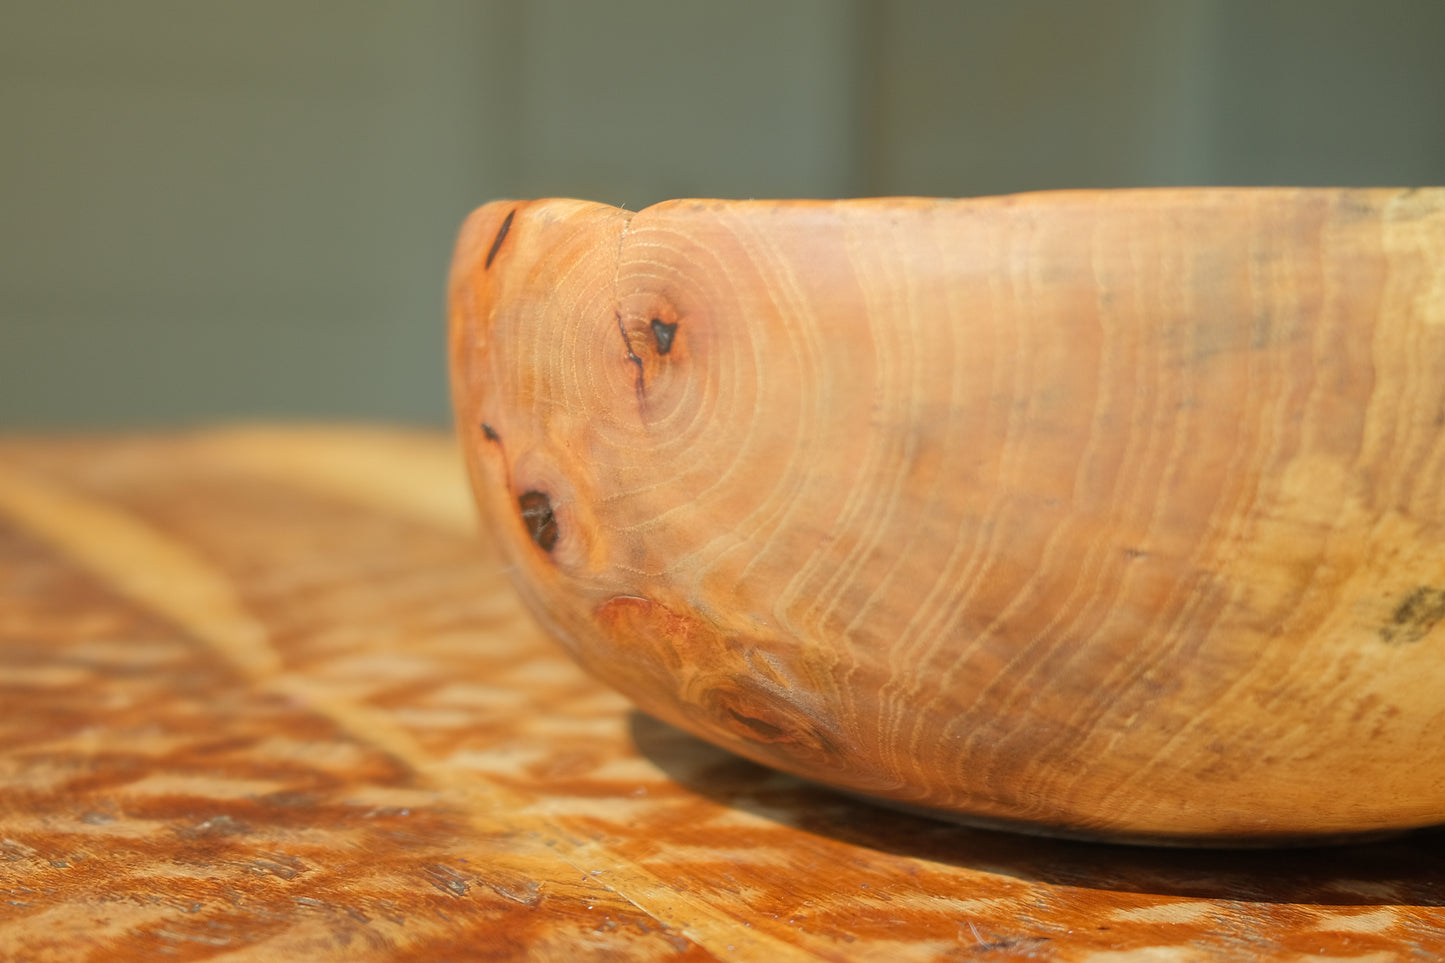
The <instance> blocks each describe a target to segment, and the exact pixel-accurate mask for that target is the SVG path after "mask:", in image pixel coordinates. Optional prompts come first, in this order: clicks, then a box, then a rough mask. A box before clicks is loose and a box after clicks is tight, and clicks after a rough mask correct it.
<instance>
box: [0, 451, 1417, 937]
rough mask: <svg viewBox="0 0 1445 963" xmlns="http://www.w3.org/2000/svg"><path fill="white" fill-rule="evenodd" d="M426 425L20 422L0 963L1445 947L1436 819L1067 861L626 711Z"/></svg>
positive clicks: (11, 475)
mask: <svg viewBox="0 0 1445 963" xmlns="http://www.w3.org/2000/svg"><path fill="white" fill-rule="evenodd" d="M459 466H460V462H459V459H458V458H457V457H456V453H455V451H454V450H453V449H452V447H451V445H450V443H449V441H448V440H447V439H446V438H445V437H443V436H441V435H436V434H427V433H423V432H412V431H401V430H389V429H381V428H358V427H265V426H260V427H257V426H247V427H228V428H216V429H211V430H206V431H195V432H190V433H181V434H171V435H165V436H159V435H158V436H131V437H70V438H47V437H12V438H10V439H7V440H0V960H24V961H49V960H97V961H99V960H107V961H111V960H202V959H205V960H226V961H246V960H304V959H318V958H319V959H329V958H335V959H342V958H344V959H349V960H418V961H420V960H428V961H442V960H509V959H539V960H549V959H557V960H604V959H607V960H664V959H666V960H672V959H687V960H707V959H722V960H759V961H787V960H879V961H909V960H970V959H980V960H1011V959H1024V960H1060V961H1075V960H1079V961H1083V960H1096V961H1125V960H1137V961H1164V960H1240V961H1245V960H1258V959H1278V960H1318V959H1351V960H1396V959H1403V960H1435V959H1439V958H1441V957H1442V956H1445V833H1441V832H1438V831H1430V832H1422V833H1417V834H1414V835H1411V836H1405V837H1400V838H1396V839H1393V840H1385V841H1380V842H1376V843H1373V844H1368V845H1355V846H1350V847H1341V848H1334V849H1300V850H1292V851H1283V852H1259V851H1255V852H1248V851H1244V852H1238V851H1237V852H1207V851H1193V850H1164V849H1141V848H1129V847H1112V846H1104V845H1089V844H1083V843H1070V842H1059V841H1054V840H1047V839H1036V838H1028V837H1022V836H1013V835H1008V834H1003V833H994V832H985V831H976V830H969V829H964V828H960V827H956V826H951V825H946V824H942V823H936V822H933V821H930V820H927V819H922V818H917V817H913V816H908V815H902V814H899V813H895V812H892V811H888V810H884V809H880V808H876V807H874V806H871V805H869V804H867V803H864V802H859V801H855V800H851V799H848V798H845V797H841V796H838V795H836V794H834V793H831V792H829V791H827V790H824V789H821V788H818V787H815V786H811V785H808V784H805V783H802V782H800V781H798V780H795V779H792V778H790V777H786V776H782V775H778V774H775V773H771V772H769V771H767V770H765V769H762V768H760V767H758V766H755V765H753V764H751V763H748V762H745V761H742V760H739V759H736V758H733V757H731V756H729V755H728V754H726V753H724V752H721V751H719V750H717V749H714V748H712V747H711V746H708V745H706V744H704V743H701V742H698V741H697V740H694V739H692V738H691V737H689V736H686V735H684V734H682V733H679V732H677V731H675V730H672V729H670V728H668V727H666V726H664V725H662V724H661V723H658V722H655V721H653V720H651V719H649V718H647V717H646V716H643V715H641V714H638V713H636V712H634V711H633V710H632V709H631V708H630V707H629V705H628V703H627V702H626V701H625V700H624V699H622V698H621V697H620V696H617V695H615V694H613V693H612V692H611V691H609V690H607V689H606V688H604V687H602V686H601V685H599V684H597V683H594V682H593V681H591V680H590V679H588V678H587V677H586V676H584V675H583V674H582V673H581V672H580V671H579V670H578V669H577V668H575V667H574V666H573V664H572V663H571V662H570V661H569V660H568V659H567V657H566V656H565V654H564V653H563V652H562V651H561V650H560V649H558V648H557V647H556V646H555V645H554V644H553V643H551V642H550V641H549V640H548V639H547V638H546V637H545V636H544V635H543V634H542V633H541V631H540V630H539V629H538V628H536V627H535V625H534V624H533V623H532V621H531V620H530V618H529V617H528V616H527V614H526V613H525V612H524V611H523V610H522V609H521V608H520V606H519V603H518V602H517V601H516V600H515V599H514V597H513V595H512V592H511V589H510V587H509V584H508V581H507V577H506V572H505V568H504V565H503V563H502V562H501V561H500V559H499V557H498V556H497V555H496V554H495V552H494V550H493V549H492V548H491V547H490V546H489V544H488V543H487V540H486V538H485V536H484V535H481V534H478V533H477V531H476V529H475V525H474V522H473V516H472V510H471V507H470V503H469V500H468V496H467V493H466V489H465V482H464V479H463V477H462V472H461V469H460V467H459Z"/></svg>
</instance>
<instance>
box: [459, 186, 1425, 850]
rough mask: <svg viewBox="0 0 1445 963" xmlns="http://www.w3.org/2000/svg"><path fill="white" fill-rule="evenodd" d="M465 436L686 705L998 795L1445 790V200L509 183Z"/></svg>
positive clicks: (462, 296)
mask: <svg viewBox="0 0 1445 963" xmlns="http://www.w3.org/2000/svg"><path fill="white" fill-rule="evenodd" d="M450 329H451V338H450V359H451V372H452V383H453V395H454V402H455V410H456V416H457V424H458V428H459V431H460V434H461V439H462V443H463V447H464V448H465V451H466V457H467V462H468V468H469V471H470V474H471V479H472V482H473V486H474V488H475V491H476V497H477V500H478V502H479V504H480V506H481V509H482V512H483V515H484V516H485V517H486V518H487V519H489V520H490V525H491V528H492V530H493V531H494V532H495V533H496V537H497V538H498V540H499V541H500V543H501V545H502V546H503V550H504V551H505V553H506V554H507V556H508V560H509V562H510V564H511V566H512V572H513V577H514V578H515V581H516V583H517V586H518V588H519V590H520V592H521V594H522V595H523V596H524V597H525V599H526V601H527V603H528V604H529V606H530V608H531V610H532V611H533V612H534V613H535V614H536V616H537V618H538V619H539V620H540V621H541V622H542V623H543V624H544V625H545V626H546V627H547V628H548V629H549V630H550V632H551V633H552V634H553V635H554V636H555V637H556V638H557V639H558V640H559V641H560V642H561V643H562V644H563V645H564V646H566V647H567V649H568V650H569V651H570V652H571V653H572V655H573V656H575V657H576V659H577V660H578V661H579V662H581V663H582V665H583V666H585V667H586V668H587V669H588V670H589V671H591V672H592V673H593V674H595V675H596V676H598V677H600V678H601V679H603V680H605V681H606V682H608V683H610V684H611V685H612V686H615V687H616V688H617V689H619V690H621V691H622V692H624V693H626V694H627V695H628V696H629V697H630V698H631V699H633V700H634V701H635V702H636V704H637V705H638V706H639V707H641V708H642V709H643V710H645V711H647V712H649V713H651V714H653V715H655V716H658V717H660V718H662V719H664V720H666V721H668V722H670V723H672V724H674V725H676V726H680V727H681V728H683V729H686V730H688V731H690V732H692V733H695V734H696V735H698V736H701V737H702V738H704V739H707V740H710V741H712V742H714V743H717V744H718V745H721V746H724V747H726V748H728V749H730V750H733V751H734V752H737V753H739V754H741V755H743V756H746V757H748V758H750V759H753V760H756V761H758V762H761V763H764V764H766V765H769V766H773V767H776V768H778V769H782V770H786V771H788V772H791V773H795V774H797V775H800V776H804V777H807V778H808V779H812V780H817V781H819V782H822V783H826V784H829V785H831V786H835V787H838V788H840V789H843V790H846V791H849V792H852V793H856V794H861V795H865V796H869V797H873V798H876V799H879V800H883V801H887V802H891V803H892V804H895V805H901V806H903V807H906V808H913V809H918V810H924V811H929V812H932V813H935V814H938V815H941V816H945V817H949V818H953V819H957V820H961V821H964V822H969V823H974V824H982V825H991V826H1011V827H1014V828H1020V829H1027V830H1031V831H1035V832H1042V833H1055V834H1065V835H1075V836H1084V837H1091V838H1105V839H1122V840H1131V841H1138V842H1156V843H1157V842H1164V843H1168V842H1175V843H1203V844H1211V843H1214V844H1272V843H1282V842H1292V841H1295V842H1297V841H1313V840H1318V839H1323V838H1331V837H1333V838H1341V837H1344V838H1348V837H1350V836H1351V835H1352V834H1371V833H1380V832H1388V831H1394V830H1401V829H1406V828H1410V827H1417V826H1422V825H1426V824H1431V823H1438V822H1442V821H1445V624H1442V621H1445V189H1416V190H1408V191H1402V190H1296V189H1198V190H1139V191H1077V192H1060V193H1040V194H1029V195H1019V196H1012V197H996V198H981V199H974V200H923V199H883V200H862V201H845V202H815V201H746V202H737V201H698V200H683V201H672V202H668V203H664V204H659V205H657V206H655V207H649V208H647V209H646V210H643V211H639V212H635V213H634V212H631V211H625V210H620V209H617V208H614V207H608V206H605V205H602V204H594V203H586V202H582V201H574V200H542V201H531V202H498V203H494V204H489V205H487V206H486V207H483V208H481V209H480V210H479V211H477V212H476V213H475V214H473V215H472V217H471V218H470V219H469V220H468V221H467V223H466V225H465V227H464V229H463V230H462V233H461V237H460V240H459V243H458V247H457V253H456V258H455V262H454V267H453V272H452V276H451V302H450Z"/></svg>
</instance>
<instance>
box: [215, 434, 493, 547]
mask: <svg viewBox="0 0 1445 963" xmlns="http://www.w3.org/2000/svg"><path fill="white" fill-rule="evenodd" d="M187 447H188V448H189V449H190V450H192V451H194V452H195V453H196V454H198V455H199V456H200V457H201V458H202V459H203V460H205V461H207V462H209V463H210V464H213V465H217V466H220V467H223V468H226V469H228V470H230V471H233V472H236V473H239V474H245V475H250V476H251V477H254V478H260V479H264V480H267V481H272V482H276V483H280V484H282V485H285V486H287V487H290V488H299V489H303V490H305V491H309V492H311V493H313V494H320V495H325V496H329V497H332V498H339V499H342V500H344V501H348V502H351V503H353V504H360V505H363V506H365V507H367V508H371V509H375V510H377V511H380V512H382V513H383V514H387V515H401V516H403V517H406V518H408V519H410V520H412V521H417V522H421V523H423V524H426V525H428V526H430V527H432V528H437V529H441V530H443V531H449V532H453V533H462V534H467V535H470V534H472V533H474V532H475V531H476V530H477V525H478V519H477V510H476V508H475V506H474V505H473V502H472V495H471V492H470V491H469V490H468V488H467V481H466V473H465V469H464V466H463V460H462V455H461V452H460V451H459V450H458V449H457V446H456V445H455V443H453V442H452V441H451V440H450V439H449V438H446V437H445V436H442V435H440V434H437V435H435V436H429V435H419V434H418V433H417V432H415V431H402V430H396V431H387V430H384V429H376V428H350V429H338V428H336V427H335V426H330V427H326V428H305V427H296V428H286V429H283V430H277V429H275V428H265V427H252V426H246V425H238V426H235V427H231V428H221V429H213V430H209V431H206V432H205V433H204V434H200V435H196V436H194V438H190V439H187Z"/></svg>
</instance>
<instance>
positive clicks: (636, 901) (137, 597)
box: [0, 446, 837, 961]
mask: <svg viewBox="0 0 1445 963" xmlns="http://www.w3.org/2000/svg"><path fill="white" fill-rule="evenodd" d="M262 447H263V448H264V447H265V446H262ZM362 453H363V452H362V450H361V449H358V450H357V454H362ZM362 460H365V459H362ZM391 461H392V465H391V468H398V467H399V468H400V469H401V471H400V473H399V474H394V475H392V476H391V477H392V479H393V480H394V479H395V478H397V477H404V473H405V472H406V471H407V467H406V466H407V465H408V463H407V462H404V461H398V460H396V459H391ZM272 464H273V465H279V464H282V462H280V461H278V462H273V463H272ZM290 464H291V465H292V466H293V467H294V466H297V465H299V466H300V467H299V468H298V469H297V471H296V475H295V476H292V475H291V474H290V473H288V472H285V471H276V472H275V477H276V478H282V479H284V478H291V477H300V478H302V479H304V481H302V482H301V487H313V488H316V487H319V488H324V489H326V490H330V491H334V490H335V489H331V488H329V483H328V482H327V479H328V478H330V479H333V481H334V480H335V479H344V478H345V477H346V476H345V475H343V474H337V475H334V476H332V475H328V474H327V473H326V472H325V471H324V470H314V471H308V469H316V467H317V466H318V465H320V464H321V460H319V459H318V460H317V461H314V462H310V463H309V464H308V463H307V462H306V461H305V460H302V459H298V460H294V461H291V462H290ZM363 467H365V466H363V465H357V464H355V463H354V462H353V463H352V464H351V468H352V469H353V470H357V476H356V477H358V478H365V477H367V476H366V472H364V471H361V470H359V469H361V468H363ZM411 467H412V468H414V469H416V471H417V472H418V473H419V474H420V475H422V476H426V475H427V473H428V472H429V471H432V470H435V465H428V463H427V461H426V460H424V459H423V460H421V461H418V462H416V463H414V464H411ZM336 484H337V487H338V488H347V483H346V482H345V481H344V480H343V481H341V482H336ZM420 487H425V486H424V485H421V486H420ZM409 489H412V486H411V485H409V484H402V485H399V486H397V490H402V491H404V490H409ZM350 490H351V491H352V492H353V494H356V495H358V496H360V497H362V498H363V500H366V501H368V502H369V501H371V498H372V497H373V495H374V497H376V498H377V499H379V500H378V501H377V502H376V504H378V505H391V506H394V505H396V504H397V503H398V502H401V503H402V504H403V506H405V508H404V510H407V511H408V513H411V512H416V513H417V514H420V515H422V516H424V517H428V518H430V519H431V520H432V521H433V523H438V521H439V520H440V523H441V524H444V525H446V526H447V527H451V523H450V522H449V521H446V519H447V518H448V516H447V514H446V513H445V511H435V510H433V509H429V508H420V509H419V508H418V507H417V506H423V505H426V504H427V501H426V500H425V497H423V498H419V499H413V500H406V499H403V498H398V499H397V500H396V501H393V500H392V496H391V495H383V494H382V493H383V492H385V491H386V490H387V486H386V485H385V484H383V485H379V486H377V487H376V488H374V489H371V490H370V493H368V489H367V488H366V486H365V483H364V482H362V483H358V484H356V485H355V486H353V487H351V488H350ZM435 504H439V505H442V504H445V502H444V501H440V500H439V501H438V502H437V503H435ZM0 513H4V514H5V515H8V516H9V517H10V518H11V519H12V520H13V521H14V522H16V523H17V524H19V525H20V526H21V527H22V528H24V529H25V530H27V531H29V532H31V533H32V534H33V535H35V536H37V537H39V538H41V539H42V540H44V541H45V542H47V543H49V544H51V545H52V546H54V547H55V548H56V549H57V550H58V551H60V552H61V553H63V554H64V555H67V556H69V557H70V558H71V559H73V560H74V561H76V562H77V563H79V564H80V565H81V566H82V567H84V568H85V569H87V570H89V571H90V572H92V573H93V574H94V575H96V576H97V577H99V578H101V579H102V580H104V581H105V582H107V583H109V584H111V585H112V586H114V587H115V588H116V589H117V590H118V591H119V592H121V593H122V594H123V595H125V596H126V597H128V598H130V599H132V600H133V601H135V602H137V603H138V604H140V605H142V606H144V607H146V608H148V609H150V610H151V611H154V612H156V613H158V614H160V615H162V616H164V617H166V618H168V619H170V620H172V621H173V622H175V623H176V624H178V625H179V626H180V627H182V628H183V629H184V630H186V631H187V633H188V634H190V635H191V636H193V637H194V638H195V639H197V640H198V641H200V642H201V643H202V644H204V645H205V646H207V647H208V648H209V649H211V650H212V651H213V652H214V653H215V654H216V655H217V656H218V657H220V658H221V659H223V660H224V661H225V662H226V663H227V664H228V665H230V666H231V667H232V668H233V669H234V670H235V671H236V672H237V673H238V674H239V675H240V676H241V677H242V678H243V679H245V680H246V682H247V683H249V684H251V685H253V686H256V687H259V688H263V689H267V690H271V691H273V692H276V693H279V694H282V695H284V696H286V697H289V698H291V699H294V700H296V701H297V702H299V703H301V704H303V705H304V706H306V707H308V708H310V709H312V710H313V711H315V712H317V713H318V714H320V715H323V716H325V717H326V718H328V719H330V720H331V721H332V722H333V723H334V724H336V725H337V726H338V727H339V728H341V729H342V730H343V731H345V732H347V733H349V734H350V735H351V736H352V737H354V738H356V739H358V740H359V741H361V742H364V743H366V744H368V745H370V746H372V747H374V748H376V749H379V750H380V751H382V752H384V753H386V754H387V755H389V756H391V757H392V758H394V759H396V760H397V761H399V762H401V763H402V764H404V765H405V766H407V767H408V768H410V769H411V770H412V771H414V772H416V773H417V775H418V776H419V777H421V778H422V779H424V780H425V781H427V782H429V783H430V784H431V785H432V786H433V787H434V788H436V789H439V790H441V791H443V792H444V793H446V794H447V795H448V796H449V797H451V798H452V799H453V801H455V802H457V803H459V804H460V805H461V806H462V807H463V809H464V811H465V813H466V816H467V817H468V820H469V821H470V822H471V824H472V825H473V826H474V827H475V828H476V829H478V830H479V831H481V832H484V833H496V832H499V831H502V830H510V831H511V832H514V833H515V832H517V831H519V830H521V831H522V832H526V831H529V830H530V831H531V832H533V833H535V834H537V835H538V836H539V837H540V838H542V839H544V840H545V841H546V842H545V843H544V844H540V845H539V853H540V852H541V851H542V850H546V851H548V852H550V853H551V855H552V857H553V858H555V859H557V860H559V861H560V862H561V863H563V864H565V866H566V867H567V868H568V869H570V870H573V871H575V872H577V873H581V874H584V875H588V876H589V877H590V876H592V873H590V872H589V868H593V869H599V868H600V869H601V870H603V871H606V872H607V873H608V874H609V875H610V876H611V877H612V878H610V879H608V880H607V881H606V883H605V885H606V887H607V888H608V889H610V890H611V891H612V892H614V893H616V894H617V895H618V896H619V897H621V898H623V899H625V900H626V901H627V902H629V903H631V904H632V905H633V906H636V907H637V908H638V909H639V910H640V911H642V912H643V913H645V914H647V915H648V916H650V917H652V918H653V919H654V920H656V921H657V922H658V923H659V924H660V925H662V926H664V927H667V928H670V929H673V930H676V931H678V932H680V933H682V934H684V935H686V936H687V937H688V938H689V939H691V940H692V941H693V942H695V943H697V944H698V945H700V946H702V947H703V948H704V949H706V950H708V951H709V952H712V953H714V954H716V955H718V956H722V957H724V958H728V957H732V958H759V959H763V958H766V959H769V960H782V961H788V960H798V961H808V960H817V959H819V958H826V959H831V958H835V957H836V955H837V954H836V950H835V949H834V948H833V947H831V946H828V945H827V944H826V942H820V943H819V945H817V946H815V947H810V948H806V949H805V948H802V947H799V946H796V945H793V944H791V943H788V942H786V941H784V940H782V939H780V938H779V937H776V936H773V935H771V934H768V933H765V932H758V931H756V930H754V929H752V928H751V927H744V926H742V925H740V923H739V920H738V919H737V918H736V917H734V916H732V915H730V914H728V913H726V912H724V911H720V910H718V909H716V908H714V907H713V906H711V905H710V904H709V903H708V902H707V901H706V900H704V899H702V898H699V897H695V896H692V895H689V894H686V893H683V892H680V891H679V890H677V889H674V888H672V887H671V886H669V885H668V884H667V883H666V882H665V881H663V880H661V879H660V878H658V877H657V876H655V875H654V874H653V873H651V872H649V871H647V870H646V869H644V868H642V867H639V866H637V865H636V864H634V863H633V862H632V861H630V860H628V859H627V858H626V857H623V856H621V855H620V854H618V853H615V852H611V851H608V850H607V848H606V847H605V846H604V845H600V844H599V843H598V842H597V841H595V840H588V839H586V838H585V836H584V835H583V834H581V833H579V832H577V831H576V830H575V829H573V828H572V827H571V826H569V825H568V823H569V820H567V819H566V818H565V817H564V816H560V815H555V816H554V815H552V814H548V813H546V812H545V810H544V809H539V808H537V806H536V804H537V802H538V801H537V800H535V799H532V798H529V797H528V796H526V795H525V794H523V793H521V792H519V791H517V790H515V789H510V788H507V787H503V786H498V785H496V784H494V783H492V782H491V781H490V780H485V778H484V777H481V776H479V775H477V774H469V773H466V772H461V771H458V770H455V769H452V768H449V767H448V766H447V765H446V764H445V762H444V761H442V760H438V759H435V758H433V757H431V756H430V755H429V754H428V753H427V752H426V751H425V750H424V749H423V748H422V747H421V746H420V745H419V744H418V743H417V741H416V740H415V739H414V738H413V737H412V735H411V734H410V733H409V732H407V731H406V730H405V729H404V728H403V727H402V726H400V725H398V724H397V723H396V722H395V721H394V720H393V719H392V718H391V717H390V716H389V715H388V714H387V713H385V712H383V711H379V710H375V709H372V708H369V707H367V706H364V705H360V704H357V703H355V702H353V701H351V700H348V699H344V698H337V697H335V696H333V695H331V694H330V693H329V692H327V691H326V690H325V687H324V686H317V685H315V684H314V683H312V682H311V681H309V680H307V679H305V678H304V677H301V676H298V675H295V674H292V673H287V672H286V671H285V668H284V665H283V661H282V659H281V657H280V655H279V653H278V652H277V651H276V650H275V648H274V647H273V646H272V644H271V640H270V635H269V632H268V631H267V629H266V626H265V625H264V624H263V623H262V622H261V621H260V620H259V619H257V618H256V617H255V616H254V615H252V614H251V613H250V612H248V611H247V610H246V607H245V606H244V604H243V603H242V602H241V600H240V599H239V598H238V596H237V594H236V592H235V590H234V588H233V586H232V585H231V584H230V582H229V581H228V579H227V578H226V575H225V574H224V573H223V572H222V571H221V570H219V569H218V568H216V567H215V566H214V565H212V564H211V563H210V562H209V561H207V560H206V559H205V558H204V557H202V556H201V555H199V554H197V553H196V552H195V551H193V550H192V549H191V548H190V547H188V546H187V545H185V544H184V543H182V542H180V541H178V540H176V539H174V538H172V537H170V536H169V535H167V534H165V533H163V532H160V531H158V530H156V529H155V528H154V527H152V526H151V525H149V524H147V523H145V522H144V521H141V520H140V519H137V518H135V517H134V516H133V515H131V514H129V513H127V512H126V511H124V510H123V509H120V508H117V507H115V506H113V505H110V504H107V503H106V502H104V501H102V500H100V499H98V498H95V497H94V496H91V495H89V494H79V493H77V492H74V491H67V490H65V489H64V488H62V487H60V486H58V485H57V484H55V483H54V482H53V481H52V480H50V479H48V478H46V479H45V480H43V481H42V480H40V479H39V478H36V477H32V476H30V475H29V474H28V473H25V472H23V471H21V470H18V469H15V468H12V467H8V466H0ZM503 813H505V825H503V821H502V819H501V815H500V814H503ZM798 936H799V937H800V938H802V939H804V940H807V939H808V938H807V936H806V935H805V934H798ZM810 942H811V941H810Z"/></svg>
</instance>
